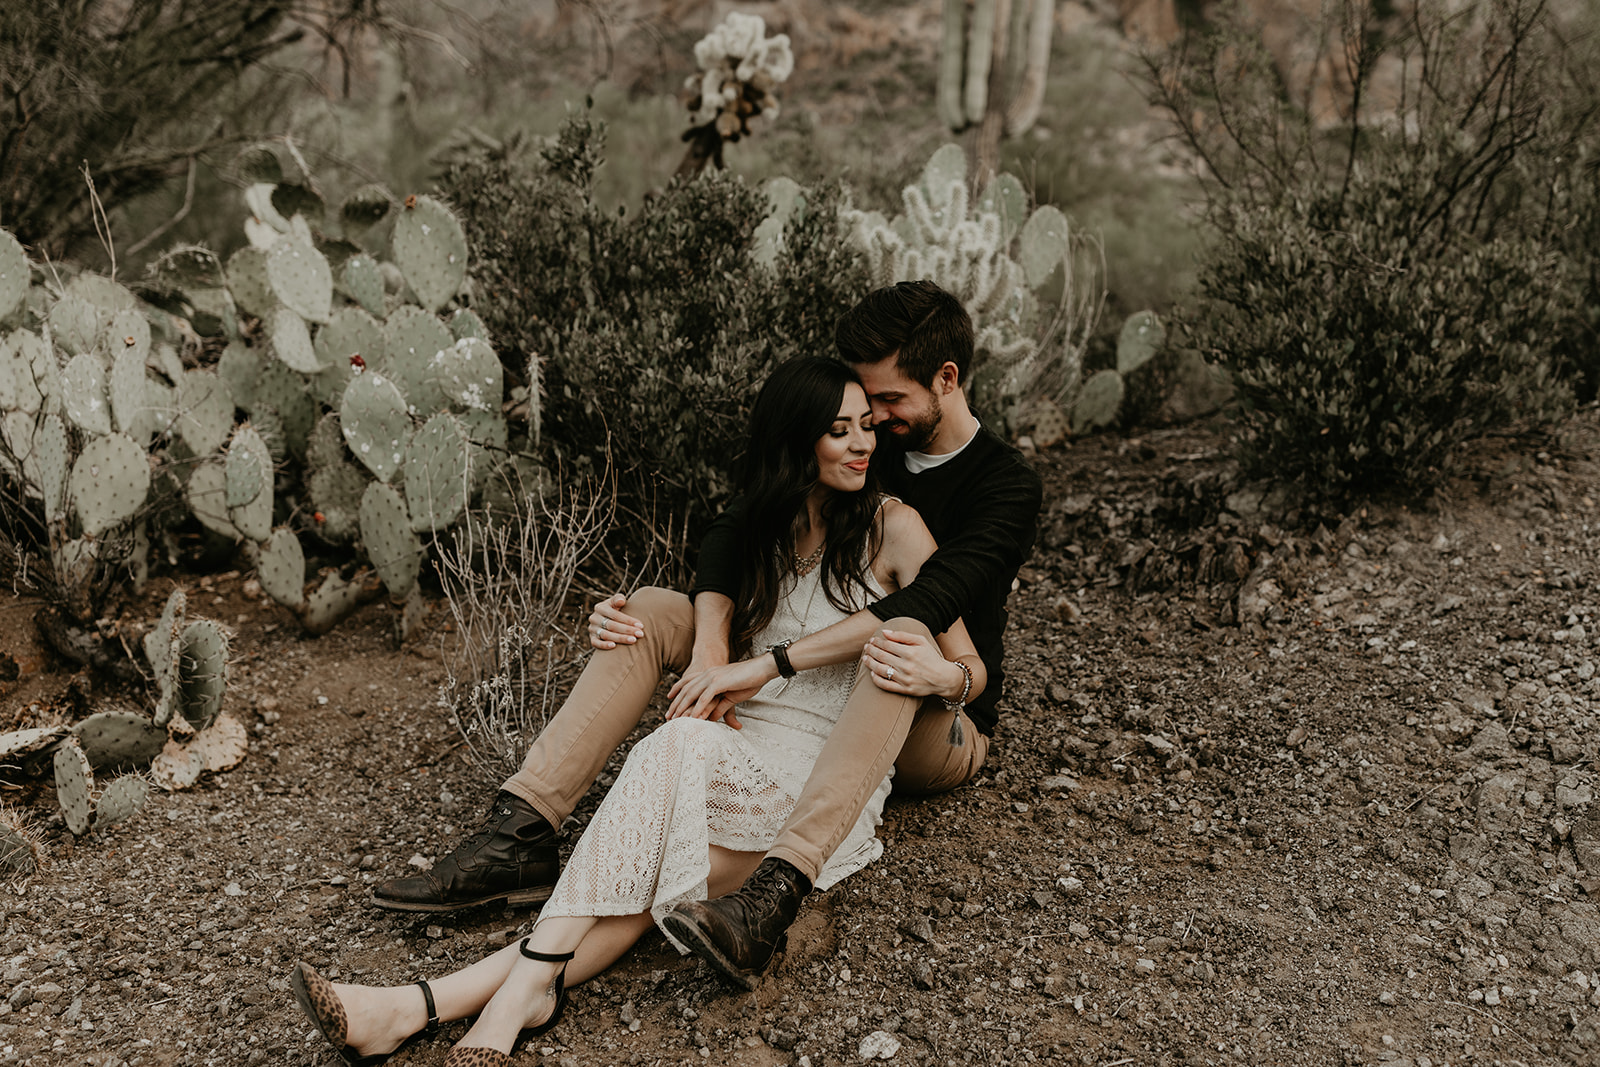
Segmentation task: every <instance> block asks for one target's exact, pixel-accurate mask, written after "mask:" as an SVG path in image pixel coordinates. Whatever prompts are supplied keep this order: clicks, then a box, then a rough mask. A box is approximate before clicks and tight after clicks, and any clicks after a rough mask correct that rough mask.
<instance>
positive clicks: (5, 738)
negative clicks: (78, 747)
mask: <svg viewBox="0 0 1600 1067" xmlns="http://www.w3.org/2000/svg"><path fill="white" fill-rule="evenodd" d="M66 733H67V728H66V727H65V726H36V727H33V728H32V729H28V730H12V731H10V732H8V733H3V734H0V763H3V762H6V761H8V760H14V759H18V758H20V757H22V756H29V755H32V754H33V753H35V752H43V751H44V750H45V749H47V748H49V747H50V746H51V745H53V744H55V743H56V742H57V741H59V740H60V739H61V738H62V737H64V736H66Z"/></svg>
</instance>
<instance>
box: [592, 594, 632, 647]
mask: <svg viewBox="0 0 1600 1067" xmlns="http://www.w3.org/2000/svg"><path fill="white" fill-rule="evenodd" d="M627 606H628V598H627V597H625V596H623V595H622V594H621V593H614V594H612V595H611V596H609V597H607V598H606V599H604V600H602V601H600V603H598V604H596V605H595V606H594V611H592V612H590V613H589V644H590V645H592V646H593V647H595V648H598V649H601V650H605V649H608V648H616V647H617V645H618V644H624V645H631V644H633V643H634V642H635V641H637V640H639V638H641V637H643V636H644V623H642V622H640V621H639V620H638V619H636V618H634V617H633V616H632V615H628V614H625V613H624V612H623V610H622V609H623V608H625V607H627Z"/></svg>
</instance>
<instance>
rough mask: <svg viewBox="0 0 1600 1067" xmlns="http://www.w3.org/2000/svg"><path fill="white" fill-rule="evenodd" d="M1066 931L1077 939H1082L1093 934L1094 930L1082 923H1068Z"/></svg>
mask: <svg viewBox="0 0 1600 1067" xmlns="http://www.w3.org/2000/svg"><path fill="white" fill-rule="evenodd" d="M1067 933H1069V934H1071V935H1072V936H1073V937H1075V938H1077V939H1078V940H1079V941H1083V940H1086V939H1087V938H1090V937H1093V936H1094V931H1093V930H1091V929H1089V927H1088V926H1086V925H1085V924H1083V923H1068V924H1067Z"/></svg>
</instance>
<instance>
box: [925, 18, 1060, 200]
mask: <svg viewBox="0 0 1600 1067" xmlns="http://www.w3.org/2000/svg"><path fill="white" fill-rule="evenodd" d="M1054 29H1055V0H944V34H943V39H942V41H941V42H940V45H939V94H938V99H939V116H940V117H941V118H942V119H944V121H945V122H946V123H947V124H948V125H949V127H950V129H951V130H952V131H954V132H956V133H960V132H961V131H963V130H965V129H967V128H968V127H969V126H976V127H977V128H978V132H977V141H976V151H975V152H974V155H975V157H976V163H977V169H978V175H979V178H980V179H987V178H989V177H991V176H993V174H994V173H995V171H996V169H997V167H998V165H999V162H1000V137H1001V135H1002V134H1004V135H1006V136H1008V137H1015V136H1017V135H1018V134H1021V133H1026V132H1027V131H1028V130H1029V129H1030V128H1031V127H1032V126H1033V124H1034V122H1035V121H1036V120H1037V119H1038V118H1039V107H1040V105H1041V104H1043V102H1044V82H1045V74H1046V72H1047V70H1048V69H1049V66H1050V38H1051V35H1052V33H1053V31H1054Z"/></svg>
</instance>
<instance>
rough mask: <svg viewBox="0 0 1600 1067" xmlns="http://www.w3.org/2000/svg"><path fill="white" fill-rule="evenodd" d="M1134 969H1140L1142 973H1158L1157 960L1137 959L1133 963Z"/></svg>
mask: <svg viewBox="0 0 1600 1067" xmlns="http://www.w3.org/2000/svg"><path fill="white" fill-rule="evenodd" d="M1133 969H1134V970H1136V971H1138V972H1139V973H1140V974H1155V973H1156V961H1155V960H1135V961H1134V964H1133Z"/></svg>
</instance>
